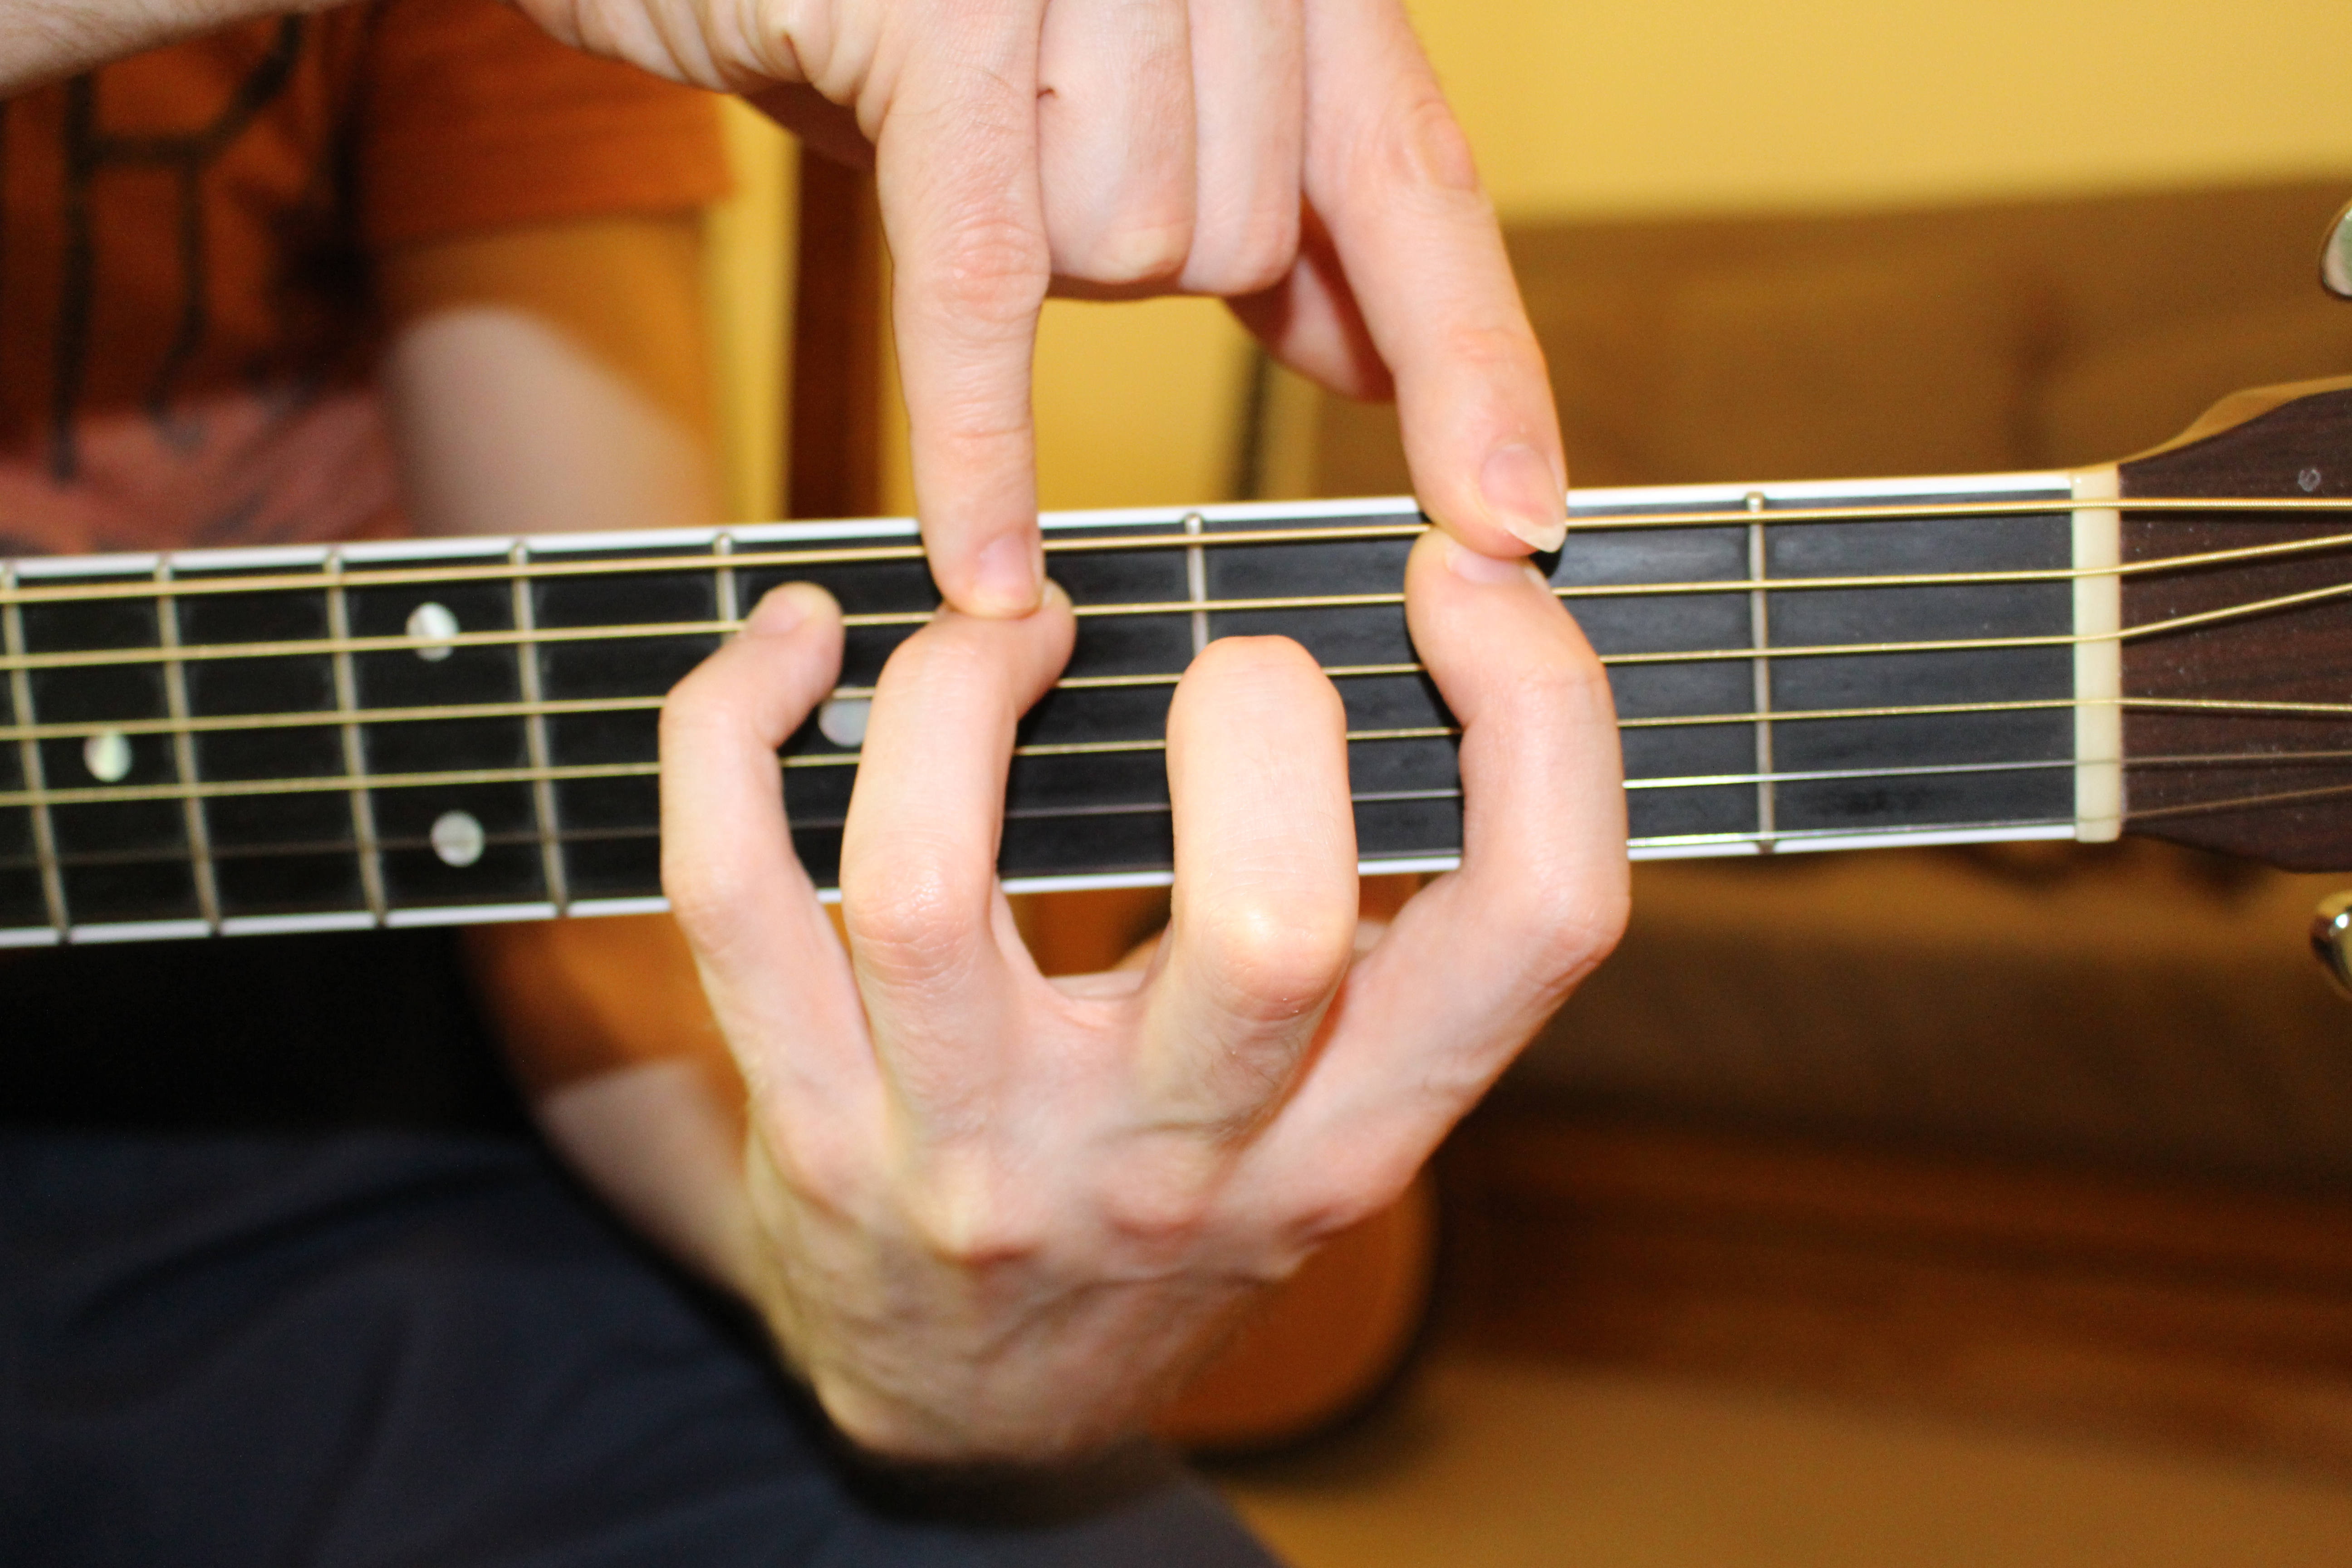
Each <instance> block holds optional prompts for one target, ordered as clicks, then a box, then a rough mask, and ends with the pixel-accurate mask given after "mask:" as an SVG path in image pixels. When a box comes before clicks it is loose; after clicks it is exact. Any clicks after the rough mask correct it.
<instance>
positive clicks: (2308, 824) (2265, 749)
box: [2118, 225, 2352, 870]
mask: <svg viewBox="0 0 2352 1568" xmlns="http://www.w3.org/2000/svg"><path fill="white" fill-rule="evenodd" d="M2337 235H2338V236H2339V237H2343V236H2346V235H2347V230H2346V229H2345V227H2344V226H2341V225H2339V226H2338V230H2337ZM2346 243H2347V244H2352V238H2347V240H2346ZM2334 248H2335V247H2334V242H2331V251H2330V254H2331V256H2332V255H2333V254H2334ZM2118 473H2119V476H2120V484H2119V487H2118V488H2119V493H2120V495H2121V498H2122V510H2123V537H2122V559H2123V561H2124V563H2125V571H2126V575H2125V577H2124V580H2123V623H2124V626H2125V628H2126V637H2125V641H2124V644H2123V689H2124V696H2125V703H2126V706H2125V710H2124V759H2125V806H2124V818H2125V826H2126V830H2127V831H2131V832H2135V833H2144V834H2150V835H2153V836H2155V837H2163V838H2170V839H2175V840H2178V841H2179V842H2181V843H2186V844H2194V845H2199V846H2202V847H2207V848H2213V849H2221V850H2226V851H2229V852H2231V853H2233V854H2240V855H2247V856H2252V857H2254V858H2258V859H2263V860H2268V861H2270V862H2272V863H2273V864H2275V865H2280V866H2284V867H2288V868H2293V869H2297V870H2342V869H2352V376H2347V377H2341V378H2337V379H2334V380H2329V381H2317V382H2305V383H2301V384H2295V385H2292V386H2282V387H2270V388H2264V389H2262V390H2259V391H2255V392H2247V393H2240V394H2238V395H2235V396H2232V397H2230V398H2227V399H2224V400H2223V401H2222V402H2221V404H2219V405H2215V407H2214V408H2213V410H2212V411H2211V412H2210V413H2209V414H2208V415H2206V416H2205V417H2204V418H2202V419H2200V420H2199V421H2198V423H2197V424H2196V425H2195V426H2191V427H2190V428H2189V431H2188V432H2187V433H2185V434H2184V435H2183V436H2182V437H2180V438H2179V439H2178V440H2176V441H2173V442H2171V443H2169V444H2168V445H2166V446H2164V447H2158V448H2157V449H2156V450H2154V451H2152V452H2147V453H2144V454H2142V455H2141V456H2139V457H2137V458H2130V459H2128V460H2126V461H2125V462H2124V463H2123V464H2121V465H2120V466H2119V468H2118ZM2134 500H2161V501H2167V502H2173V503H2178V502H2182V501H2196V500H2211V501H2212V502H2213V503H2214V504H2213V505H2212V507H2211V508H2210V510H2208V509H2205V508H2202V507H2198V508H2194V509H2191V510H2138V511H2135V510H2133V508H2132V505H2131V503H2132V502H2133V501H2134ZM2264 502H2273V503H2276V502H2284V503H2288V508H2289V509H2288V510H2264V509H2263V505H2262V503H2264ZM2239 503H2251V504H2239ZM2330 503H2333V504H2332V505H2331V504H2330ZM2259 546H2271V547H2273V549H2274V552H2273V553H2269V554H2264V555H2257V556H2253V557H2252V558H2241V559H2236V560H2231V561H2227V562H2221V563H2210V564H2203V565H2197V566H2189V567H2176V568H2169V569H2164V570H2147V568H2146V565H2145V563H2151V562H2158V561H2165V560H2171V559H2178V558H2180V557H2184V556H2204V555H2210V554H2215V553H2219V552H2243V551H2246V550H2248V549H2250V548H2253V547H2259ZM2136 564H2137V565H2139V566H2140V567H2141V569H2140V570H2137V571H2135V570H2134V566H2135V565H2136ZM2191 617H2203V618H2198V619H2195V620H2194V622H2193V624H2189V625H2184V626H2178V627H2176V628H2175V629H2168V630H2161V631H2154V632H2148V631H2142V632H2140V633H2139V634H2137V635H2134V633H2133V631H2132V628H2135V627H2141V628H2145V627H2150V626H2158V625H2159V624H2162V623H2171V622H2179V621H2181V620H2183V619H2184V618H2191ZM2164 703H2172V704H2179V706H2172V707H2166V706H2160V705H2159V704H2164Z"/></svg>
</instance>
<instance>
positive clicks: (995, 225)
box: [911, 214, 1053, 335]
mask: <svg viewBox="0 0 2352 1568" xmlns="http://www.w3.org/2000/svg"><path fill="white" fill-rule="evenodd" d="M1052 279H1053V258H1052V256H1051V255H1050V253H1049V252H1048V249H1047V247H1046V244H1045V236H1044V235H1042V234H1040V233H1039V232H1038V231H1037V230H1036V229H1035V228H1034V226H1031V225H1028V224H1025V223H1023V222H1021V221H1019V220H1018V219H1017V218H1015V217H1013V216H1012V215H1010V214H991V215H985V216H973V217H970V218H968V219H966V220H965V221H963V222H961V223H957V224H955V225H953V226H951V228H950V236H949V245H948V247H947V250H946V252H945V254H944V255H943V256H941V257H940V258H938V259H937V260H935V261H934V262H933V263H932V264H931V265H930V266H929V267H928V268H925V269H924V270H923V273H922V275H921V281H920V284H919V287H918V288H917V289H915V290H914V291H913V295H912V301H911V302H912V305H913V308H914V310H916V312H917V313H918V314H920V315H923V316H925V317H927V318H929V317H936V318H937V322H936V323H935V324H938V325H940V326H943V327H945V328H946V329H948V330H949V331H953V332H955V333H957V334H959V335H961V334H965V333H968V332H970V331H972V330H974V329H982V330H985V331H990V332H992V333H1001V332H1005V331H1024V330H1026V327H1027V325H1028V322H1029V320H1030V318H1031V317H1032V316H1034V315H1035V313H1036V311H1037V309H1038V307H1039V306H1040V305H1041V304H1042V303H1043V302H1044V301H1045V289H1046V287H1047V285H1048V284H1049V283H1050V282H1051V281H1052Z"/></svg>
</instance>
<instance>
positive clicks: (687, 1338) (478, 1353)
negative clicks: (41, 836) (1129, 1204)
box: [0, 961, 1271, 1568]
mask: <svg viewBox="0 0 2352 1568" xmlns="http://www.w3.org/2000/svg"><path fill="white" fill-rule="evenodd" d="M367 966H368V967H370V968H374V967H376V965H375V964H374V963H373V962H372V961H371V962H369V963H368V965H367ZM10 968H11V969H16V974H17V983H16V984H15V986H14V990H15V994H13V995H12V994H11V989H12V987H11V983H10V977H9V973H7V972H6V971H0V1005H9V1007H10V1013H11V1017H12V1026H11V1027H10V1028H9V1029H8V1030H7V1031H6V1032H7V1035H8V1038H7V1039H6V1041H5V1044H0V1054H5V1053H13V1052H18V1051H26V1050H35V1049H42V1048H62V1047H60V1045H59V1042H60V1041H61V1040H62V1041H63V1042H64V1047H70V1046H71V1044H72V1042H71V1041H70V1040H67V1039H65V1037H68V1036H74V1035H77V1034H78V1033H79V1030H78V1029H77V1028H65V1029H61V1030H58V1031H51V1032H50V1033H49V1034H48V1035H47V1036H44V1035H41V1034H37V1033H36V1034H30V1035H28V1034H26V1033H25V1032H21V1031H20V1030H19V1029H18V1028H16V1027H15V1026H14V1025H16V1024H20V1023H23V1022H24V1021H25V1020H26V1018H27V1016H28V1015H27V1012H26V1010H25V1009H24V1007H23V1005H22V1004H24V1002H25V997H26V994H27V993H26V984H25V983H24V982H23V976H24V973H26V972H24V971H23V970H21V969H17V968H16V965H14V964H12V965H11V966H10ZM32 990H33V991H34V992H36V993H37V992H38V990H39V986H38V984H34V985H33V986H32ZM79 994H83V995H87V994H88V993H87V992H79ZM185 999H186V998H185V997H183V998H182V1000H185ZM35 1011H36V1014H37V1009H36V1010H35ZM100 1011H101V1012H102V1011H104V1009H103V1007H101V1008H100ZM295 1011H296V1012H297V1013H298V1014H299V1011H300V1010H299V1009H296V1010H295ZM205 1027H211V1026H210V1025H206V1026H205ZM310 1031H316V1033H315V1034H314V1039H313V1043H314V1044H315V1045H316V1046H318V1047H320V1048H322V1049H323V1048H330V1047H336V1048H340V1047H341V1045H342V1044H347V1042H338V1041H337V1040H336V1039H335V1038H334V1034H335V1031H334V1029H333V1028H332V1027H331V1026H327V1025H323V1024H320V1023H317V1022H316V1021H315V1020H314V1021H313V1022H312V1023H310V1024H307V1025H303V1026H301V1027H300V1028H299V1029H298V1030H297V1033H302V1032H310ZM203 1032H204V1030H203V1028H198V1029H195V1030H194V1033H196V1034H202V1033H203ZM93 1038H94V1037H93ZM120 1040H121V1037H120V1036H119V1035H117V1036H115V1037H113V1040H112V1041H111V1042H108V1043H106V1044H105V1045H104V1047H103V1050H101V1049H100V1047H99V1046H97V1045H93V1046H91V1047H90V1054H92V1055H100V1054H104V1051H110V1050H112V1049H113V1048H114V1045H115V1044H117V1043H119V1042H120ZM117 1066H118V1068H119V1067H120V1064H117ZM178 1070H180V1068H177V1067H173V1068H164V1069H161V1076H162V1077H163V1078H164V1079H169V1078H170V1077H171V1075H172V1073H173V1072H176V1071H178ZM289 1070H293V1069H290V1068H289ZM0 1077H5V1075H0ZM19 1087H20V1088H22V1086H21V1085H20V1086H19ZM0 1088H5V1083H0ZM50 1088H51V1089H53V1088H54V1086H50ZM42 1092H44V1093H48V1092H49V1090H48V1089H43V1091H42ZM30 1098H31V1099H32V1100H38V1099H39V1096H38V1095H31V1096H30ZM137 1098H138V1097H137V1096H136V1095H132V1096H131V1099H133V1100H135V1099H137ZM18 1100H19V1103H18V1105H17V1106H16V1107H15V1108H14V1109H16V1110H23V1109H24V1105H25V1103H26V1100H27V1096H26V1095H25V1094H20V1095H19V1096H18ZM62 1103H63V1102H62V1101H61V1100H58V1099H57V1097H56V1095H55V1094H53V1093H52V1094H50V1100H49V1102H45V1104H44V1105H43V1106H42V1107H41V1108H42V1109H44V1110H45V1111H46V1112H47V1114H43V1115H39V1116H22V1115H19V1116H13V1117H8V1118H6V1119H5V1120H7V1121H10V1122H12V1123H13V1124H12V1125H9V1126H7V1127H6V1128H5V1130H0V1562H5V1563H10V1564H16V1563H24V1564H26V1565H28V1568H30V1565H33V1564H40V1565H44V1568H47V1565H53V1564H54V1565H82V1564H88V1565H91V1568H97V1565H100V1564H105V1565H109V1568H112V1565H116V1564H120V1565H122V1568H131V1565H134V1564H135V1565H137V1568H173V1565H177V1564H214V1563H220V1564H234V1565H236V1568H254V1565H261V1564H273V1565H274V1564H288V1565H292V1564H319V1565H326V1564H354V1565H356V1564H418V1565H425V1564H431V1565H433V1568H466V1565H470V1564H483V1565H488V1564H493V1563H495V1564H499V1565H501V1568H525V1565H540V1564H546V1565H554V1564H581V1565H586V1564H607V1563H610V1564H620V1563H664V1564H668V1563H681V1564H712V1565H731V1564H737V1563H744V1564H749V1563H793V1564H799V1563H806V1564H827V1565H832V1564H850V1563H891V1564H934V1563H936V1564H941V1565H945V1564H973V1565H979V1564H1000V1563H1001V1564H1013V1563H1037V1564H1046V1563H1054V1564H1059V1563H1117V1564H1139V1565H1150V1564H1161V1563H1165V1564H1198V1565H1202V1568H1209V1565H1218V1568H1223V1565H1225V1564H1234V1565H1236V1568H1239V1565H1244V1564H1246V1565H1249V1568H1264V1565H1265V1564H1267V1563H1270V1562H1271V1559H1270V1558H1269V1557H1268V1556H1267V1555H1266V1553H1265V1551H1264V1549H1263V1548H1262V1547H1260V1546H1259V1545H1258V1544H1257V1543H1256V1542H1254V1541H1253V1540H1252V1539H1251V1538H1250V1536H1249V1535H1248V1534H1247V1532H1246V1531H1244V1529H1243V1528H1242V1526H1241V1525H1240V1524H1239V1523H1238V1522H1237V1521H1235V1520H1234V1518H1233V1516H1232V1515H1231V1514H1230V1513H1228V1512H1227V1511H1226V1510H1224V1509H1223V1506H1222V1505H1221V1504H1220V1503H1219V1502H1218V1501H1217V1500H1216V1499H1215V1498H1214V1496H1213V1494H1211V1493H1210V1492H1209V1491H1208V1490H1207V1489H1205V1488H1203V1487H1202V1485H1201V1484H1200V1483H1199V1482H1197V1481H1195V1480H1193V1479H1190V1478H1189V1477H1186V1476H1185V1475H1184V1474H1183V1473H1182V1472H1181V1470H1180V1469H1178V1468H1176V1467H1175V1466H1174V1464H1173V1463H1172V1462H1171V1461H1170V1460H1169V1459H1168V1458H1166V1457H1165V1456H1164V1455H1161V1454H1160V1453H1158V1452H1157V1451H1154V1450H1149V1449H1143V1448H1138V1449H1136V1450H1135V1451H1133V1452H1130V1453H1127V1454H1122V1455H1119V1456H1115V1457H1114V1458H1112V1459H1110V1460H1108V1461H1106V1462H1105V1463H1103V1464H1101V1465H1099V1466H1096V1467H1092V1468H1088V1469H1087V1470H1086V1471H1084V1472H1082V1473H1081V1472H1070V1473H1063V1474H1056V1475H1052V1476H1031V1475H1023V1476H1017V1477H1016V1476H993V1477H986V1478H968V1477H965V1478H952V1479H947V1478H912V1477H907V1476H901V1475H890V1474H880V1473H876V1472H873V1471H870V1470H868V1469H866V1468H862V1467H860V1466H859V1465H858V1464H856V1462H854V1461H853V1460H852V1459H850V1458H848V1457H846V1456H845V1455H844V1454H843V1453H842V1452H841V1450H840V1448H839V1446H838V1444H837V1442H836V1441H835V1439H834V1438H833V1437H832V1436H831V1435H830V1433H829V1432H828V1430H827V1429H826V1427H825V1426H824V1423H823V1421H822V1420H821V1418H819V1417H817V1416H816V1415H814V1414H813V1412H812V1411H811V1410H810V1408H809V1406H808V1405H807V1403H806V1402H805V1400H804V1399H803V1397H801V1395H800V1394H799V1392H798V1391H797V1390H796V1389H795V1388H794V1387H793V1386H792V1385H791V1384H789V1383H788V1382H787V1381H786V1380H785V1379H783V1378H782V1377H781V1376H779V1375H778V1374H777V1373H776V1372H775V1371H774V1369H773V1367H772V1363H770V1361H769V1359H768V1357H767V1355H766V1353H765V1351H764V1349H763V1347H762V1346H761V1343H760V1342H759V1340H758V1337H757V1335H756V1333H755V1332H753V1331H751V1329H750V1328H749V1326H748V1325H746V1324H745V1323H744V1322H743V1321H741V1320H740V1318H739V1317H738V1316H736V1315H735V1314H734V1313H733V1312H732V1311H731V1310H730V1308H729V1306H728V1305H727V1304H726V1303H724V1302H722V1301H719V1300H715V1299H713V1298H711V1297H709V1296H708V1295H706V1294H705V1293H703V1292H702V1291H700V1290H699V1289H697V1288H696V1287H695V1286H694V1285H693V1284H692V1283H691V1282H689V1281H688V1280H687V1279H683V1278H682V1277H680V1276H679V1275H677V1273H675V1272H674V1271H672V1270H671V1269H670V1268H667V1266H666V1265H665V1264H663V1263H662V1262H661V1261H660V1260H658V1259H656V1258H654V1257H652V1256H650V1255H649V1254H648V1253H646V1251H645V1250H644V1249H642V1248H641V1247H639V1246H638V1245H637V1244H636V1243H635V1240H634V1239H633V1238H632V1237H629V1236H627V1235H626V1234H625V1233H624V1232H623V1231H622V1230H621V1229H620V1228H619V1227H618V1226H616V1225H615V1224H614V1222H613V1221H612V1220H611V1219H610V1218H609V1217H608V1216H607V1215H606V1214H605V1213H604V1210H603V1209H602V1208H601V1207H600V1206H599V1205H596V1204H595V1203H594V1201H593V1199H591V1198H589V1197H588V1196H586V1195H585V1194H583V1193H582V1192H581V1191H580V1190H579V1189H578V1188H577V1187H576V1186H574V1184H572V1182H571V1180H570V1179H569V1178H568V1177H567V1176H566V1174H565V1173H563V1172H562V1171H561V1170H560V1169H559V1168H558V1167H557V1166H556V1164H555V1163H554V1162H553V1161H552V1159H551V1157H550V1156H549V1155H547V1154H546V1153H545V1152H544V1151H543V1150H541V1147H540V1146H539V1145H538V1144H537V1143H536V1142H534V1141H532V1140H531V1139H530V1138H529V1137H528V1136H527V1135H524V1134H523V1133H521V1132H520V1131H518V1130H516V1129H514V1128H512V1127H503V1128H502V1127H499V1126H496V1125H481V1126H476V1127H471V1128H463V1127H449V1126H420V1125H374V1126H357V1125H345V1126H331V1127H303V1126H298V1125H292V1124H290V1123H291V1122H292V1121H296V1120H299V1119H297V1118H290V1117H288V1116H284V1115H277V1116H273V1117H272V1118H270V1119H269V1120H270V1121H272V1122H274V1123H276V1124H273V1125H266V1126H246V1127H228V1128H222V1127H215V1126H204V1125H171V1124H168V1123H170V1122H171V1121H173V1118H171V1117H168V1116H159V1117H157V1118H155V1119H154V1120H156V1121H159V1122H161V1123H164V1124H159V1125H149V1126H139V1127H131V1128H124V1127H116V1126H107V1125H103V1124H100V1123H101V1122H102V1120H103V1119H98V1121H90V1124H87V1125H75V1124H71V1123H73V1122H74V1121H76V1119H75V1118H71V1117H60V1116H58V1115H57V1114H55V1112H56V1111H57V1110H58V1107H59V1105H60V1104H62ZM5 1109H9V1108H8V1107H6V1106H5V1102H0V1110H5ZM82 1120H84V1121H89V1119H82ZM394 1120H395V1121H396V1120H397V1119H394ZM490 1120H491V1121H495V1120H496V1119H495V1118H492V1119H490Z"/></svg>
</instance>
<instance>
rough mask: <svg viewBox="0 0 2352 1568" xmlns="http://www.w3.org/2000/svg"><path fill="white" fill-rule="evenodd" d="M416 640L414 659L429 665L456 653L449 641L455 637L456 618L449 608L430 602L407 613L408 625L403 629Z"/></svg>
mask: <svg viewBox="0 0 2352 1568" xmlns="http://www.w3.org/2000/svg"><path fill="white" fill-rule="evenodd" d="M404 630H405V631H406V632H407V633H408V635H409V636H410V637H415V639H416V657H417V658H421V659H424V660H425V661H426V662H427V663H429V664H438V663H439V662H440V661H441V660H443V659H445V658H448V657H449V656H450V654H452V653H453V652H455V651H456V649H455V648H453V647H451V646H450V639H451V638H453V637H456V636H457V616H454V615H451V614H450V613H449V606H448V605H438V604H434V603H431V602H430V601H428V602H426V603H425V604H422V605H417V606H416V608H415V609H413V610H411V611H409V612H408V625H407V626H405V627H404Z"/></svg>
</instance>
